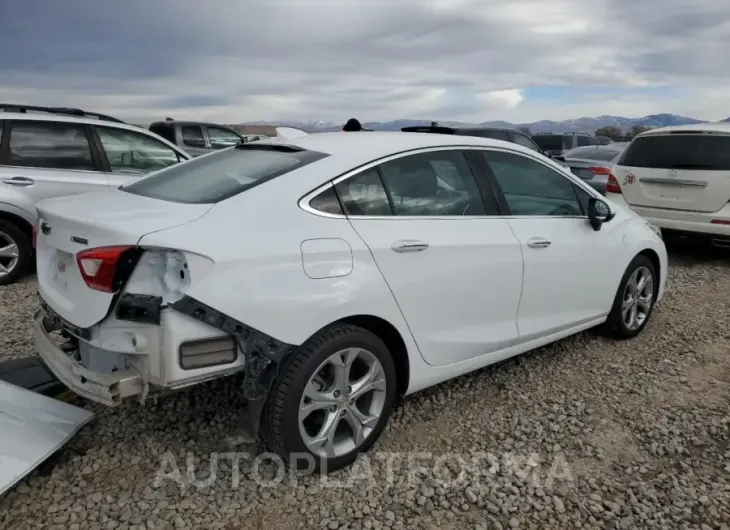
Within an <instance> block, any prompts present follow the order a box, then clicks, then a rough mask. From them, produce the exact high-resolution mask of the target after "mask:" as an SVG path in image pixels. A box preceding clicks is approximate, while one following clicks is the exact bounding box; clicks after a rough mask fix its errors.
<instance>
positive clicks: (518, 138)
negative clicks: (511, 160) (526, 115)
mask: <svg viewBox="0 0 730 530" xmlns="http://www.w3.org/2000/svg"><path fill="white" fill-rule="evenodd" d="M512 137H513V138H514V139H515V143H516V144H518V145H521V146H523V147H527V148H528V149H532V150H533V151H539V149H538V148H537V146H536V145H535V142H533V141H532V140H530V139H529V138H528V137H527V136H523V135H521V134H520V133H513V134H512Z"/></svg>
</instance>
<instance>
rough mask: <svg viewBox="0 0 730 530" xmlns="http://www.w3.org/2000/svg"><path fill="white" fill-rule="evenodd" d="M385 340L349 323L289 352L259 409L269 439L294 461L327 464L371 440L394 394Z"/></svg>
mask: <svg viewBox="0 0 730 530" xmlns="http://www.w3.org/2000/svg"><path fill="white" fill-rule="evenodd" d="M395 392H396V384H395V366H394V364H393V360H392V358H391V356H390V353H389V352H388V350H387V348H386V346H385V344H383V342H382V341H381V340H380V339H379V338H378V337H377V336H376V335H374V334H372V333H370V332H369V331H367V330H364V329H362V328H358V327H356V326H351V325H334V326H332V327H329V328H325V329H324V330H323V331H321V332H319V333H317V335H315V336H314V337H312V338H311V339H309V340H308V341H307V342H306V343H305V344H303V345H302V346H301V347H299V348H298V349H297V350H296V351H295V352H293V353H292V356H291V358H290V359H289V360H288V361H287V362H286V363H285V365H284V366H283V367H282V372H281V374H280V376H279V378H278V380H277V381H276V382H275V383H274V387H273V388H272V394H271V396H270V399H269V403H268V410H267V411H266V417H265V419H264V421H265V431H266V437H267V438H268V442H269V443H270V445H272V448H273V449H274V450H275V451H276V452H277V453H278V454H280V455H281V456H282V457H283V458H284V460H285V461H288V462H289V463H291V464H294V461H295V460H296V464H295V465H296V466H297V467H302V466H305V467H311V466H312V464H313V466H314V467H313V468H314V469H315V470H320V471H324V472H330V471H334V470H337V469H340V468H342V467H345V466H347V465H349V464H351V463H352V462H354V460H355V459H356V458H357V455H358V454H359V453H360V452H362V451H366V450H367V449H368V448H370V447H371V446H372V445H373V443H375V441H376V440H377V438H378V437H379V436H380V433H381V432H382V430H383V428H384V427H385V424H386V423H387V421H388V417H389V416H390V412H391V410H392V408H393V403H394V401H395Z"/></svg>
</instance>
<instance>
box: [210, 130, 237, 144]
mask: <svg viewBox="0 0 730 530" xmlns="http://www.w3.org/2000/svg"><path fill="white" fill-rule="evenodd" d="M208 139H209V140H210V146H211V147H212V148H213V149H224V148H226V147H231V146H233V145H236V144H237V143H239V142H240V141H241V137H240V136H238V135H237V134H236V133H234V132H233V131H229V130H227V129H221V128H220V127H208Z"/></svg>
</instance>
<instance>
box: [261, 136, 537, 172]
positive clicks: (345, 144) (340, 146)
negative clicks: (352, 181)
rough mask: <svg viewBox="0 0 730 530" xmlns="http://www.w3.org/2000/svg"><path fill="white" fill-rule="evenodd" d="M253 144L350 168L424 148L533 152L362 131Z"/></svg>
mask: <svg viewBox="0 0 730 530" xmlns="http://www.w3.org/2000/svg"><path fill="white" fill-rule="evenodd" d="M256 143H257V144H259V143H263V144H285V145H292V146H296V147H300V148H302V149H309V150H311V151H319V152H321V153H327V154H329V155H331V156H332V157H336V158H339V159H342V160H343V162H345V163H346V164H351V167H357V166H358V165H361V164H366V163H368V162H371V161H374V160H377V159H379V158H383V157H387V156H389V155H394V154H397V153H403V152H406V151H412V150H416V149H423V148H428V147H450V146H464V147H499V148H502V149H509V150H511V151H518V152H520V153H524V154H527V155H530V156H534V155H535V151H533V150H532V149H529V148H527V147H522V146H521V145H518V144H514V143H512V142H507V141H503V140H494V139H492V138H483V137H480V136H457V135H450V134H439V133H421V132H400V131H387V132H386V131H383V132H380V131H363V132H341V131H338V132H329V133H315V134H309V135H307V136H301V137H299V138H293V139H283V138H272V139H266V140H259V141H258V142H256Z"/></svg>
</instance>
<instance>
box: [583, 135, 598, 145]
mask: <svg viewBox="0 0 730 530" xmlns="http://www.w3.org/2000/svg"><path fill="white" fill-rule="evenodd" d="M600 144H601V143H600V142H599V141H598V140H596V139H595V138H592V137H591V136H578V147H585V146H587V145H600Z"/></svg>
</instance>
